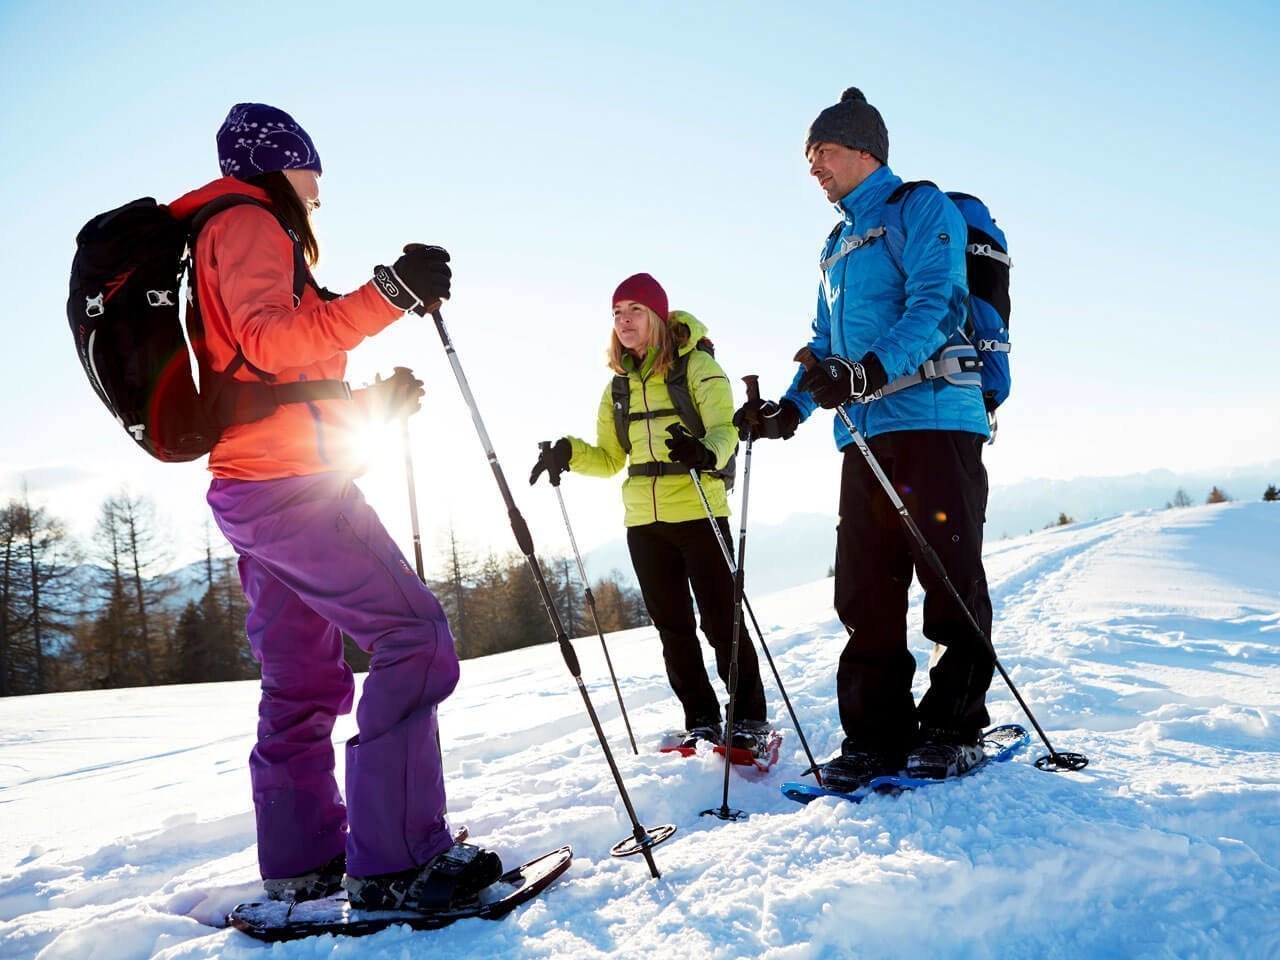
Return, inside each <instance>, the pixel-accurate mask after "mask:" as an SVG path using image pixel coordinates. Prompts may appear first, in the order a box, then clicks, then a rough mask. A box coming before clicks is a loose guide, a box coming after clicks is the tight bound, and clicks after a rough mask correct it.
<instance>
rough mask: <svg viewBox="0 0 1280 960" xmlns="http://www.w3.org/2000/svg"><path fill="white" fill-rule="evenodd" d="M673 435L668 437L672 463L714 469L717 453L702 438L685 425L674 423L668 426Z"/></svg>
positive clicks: (690, 467) (701, 468) (699, 468)
mask: <svg viewBox="0 0 1280 960" xmlns="http://www.w3.org/2000/svg"><path fill="white" fill-rule="evenodd" d="M667 433H669V434H671V436H670V437H669V438H668V439H667V450H668V451H670V455H671V462H672V463H682V464H684V465H685V466H686V467H688V468H689V469H690V470H714V469H715V468H716V455H715V454H714V453H712V452H711V450H709V449H708V448H707V446H706V444H704V443H703V442H702V441H701V440H699V439H698V438H697V437H695V436H694V435H693V434H691V433H690V432H689V431H688V430H686V429H685V428H684V427H683V426H681V425H680V424H678V423H673V424H671V426H669V427H667Z"/></svg>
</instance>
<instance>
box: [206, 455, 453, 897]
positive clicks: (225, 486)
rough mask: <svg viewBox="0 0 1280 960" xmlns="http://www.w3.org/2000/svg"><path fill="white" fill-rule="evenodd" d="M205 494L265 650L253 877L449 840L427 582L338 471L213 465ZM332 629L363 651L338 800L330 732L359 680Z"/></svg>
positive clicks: (442, 675)
mask: <svg viewBox="0 0 1280 960" xmlns="http://www.w3.org/2000/svg"><path fill="white" fill-rule="evenodd" d="M208 501H209V506H210V507H211V508H212V509H213V515H214V518H215V519H216V521H217V523H218V526H219V528H221V530H222V532H223V534H224V535H225V536H226V538H227V540H228V541H230V543H231V545H232V546H233V547H234V548H235V550H236V553H237V554H239V557H240V582H241V584H242V585H243V587H244V593H245V597H246V598H247V599H248V601H249V616H248V619H247V620H246V624H245V625H246V628H247V630H248V634H249V643H250V645H251V646H252V649H253V654H254V656H255V657H256V658H257V659H258V661H259V662H260V663H261V664H262V700H261V703H260V706H259V709H258V744H257V746H256V747H254V749H253V753H252V754H251V755H250V757H249V772H250V776H251V779H252V781H253V803H254V807H255V810H256V812H257V819H258V863H259V866H260V867H261V869H262V875H263V877H266V878H273V877H291V876H297V875H298V874H301V873H306V872H308V871H310V870H314V869H315V868H316V867H318V866H320V865H321V864H323V863H326V862H328V861H329V860H330V859H332V858H333V857H335V856H337V855H338V854H339V853H341V852H342V851H343V849H344V847H345V849H346V854H347V872H348V873H350V874H352V875H353V876H369V875H372V874H378V873H391V872H395V871H400V870H407V869H409V868H410V867H412V866H414V865H416V864H420V863H423V862H425V861H426V860H429V859H430V858H431V857H433V856H435V855H436V854H437V853H439V852H441V851H442V850H444V849H446V848H447V847H448V846H449V845H450V843H451V838H450V835H449V827H448V825H447V824H446V823H445V818H444V810H445V795H444V777H443V774H442V772H441V769H440V753H439V750H438V748H437V746H436V705H437V704H439V703H440V702H441V701H442V700H444V698H445V697H447V696H448V695H449V694H450V693H452V692H453V688H454V687H455V686H456V685H457V682H458V658H457V655H456V654H455V653H454V648H453V637H452V635H451V634H450V633H449V625H448V623H447V622H446V621H445V615H444V611H443V610H442V609H441V608H440V604H439V602H438V601H437V600H436V598H435V596H433V595H432V593H431V591H430V590H428V589H427V588H426V587H425V586H424V585H423V584H422V582H421V581H420V580H419V579H418V577H417V575H416V574H415V573H414V571H413V570H412V569H411V568H410V566H409V564H408V563H406V562H405V559H404V555H403V554H402V553H401V552H400V549H399V548H398V547H397V546H396V545H395V543H394V542H393V541H392V539H391V537H390V536H389V535H388V534H387V532H386V530H385V529H384V528H383V526H382V523H381V521H379V520H378V517H377V514H375V513H374V512H373V509H372V508H371V507H370V506H369V505H368V504H367V503H366V502H365V499H364V496H363V495H362V494H361V493H360V491H359V490H358V489H357V488H356V486H355V485H354V484H353V483H352V482H351V481H350V480H349V479H346V478H345V477H343V476H341V475H339V474H333V473H323V474H315V475H312V476H306V477H286V478H284V479H281V480H253V481H249V480H221V479H215V480H214V481H213V483H212V484H211V485H210V487H209V495H208ZM344 632H345V633H346V634H347V635H348V636H350V637H351V639H352V640H354V641H355V642H356V643H357V644H359V646H360V648H361V649H362V650H366V651H368V652H369V653H371V654H372V660H371V661H370V665H369V676H368V678H367V679H366V680H365V683H364V690H363V693H362V695H361V697H360V706H359V708H358V709H357V711H356V721H357V724H358V726H359V730H360V732H359V734H358V735H357V736H355V737H353V738H351V740H349V741H348V742H347V748H346V759H347V777H346V779H347V806H346V808H344V807H343V803H342V797H341V796H340V795H339V793H338V784H337V781H336V780H335V778H334V756H333V744H332V742H331V740H330V737H331V734H332V731H333V724H334V719H335V718H336V717H337V716H338V715H339V714H345V713H349V712H350V710H351V702H352V699H353V695H354V692H355V685H354V681H353V678H352V675H351V670H350V669H349V668H348V667H347V665H346V663H345V662H344V661H343V658H342V633H344ZM348 827H349V828H350V832H349V833H348Z"/></svg>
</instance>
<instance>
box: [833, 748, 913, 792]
mask: <svg viewBox="0 0 1280 960" xmlns="http://www.w3.org/2000/svg"><path fill="white" fill-rule="evenodd" d="M901 768H902V755H901V754H896V755H895V754H891V753H886V752H884V751H882V750H867V749H864V748H861V747H859V746H858V745H857V744H856V743H854V742H853V741H852V740H848V739H846V740H845V742H844V747H843V749H842V750H841V753H840V756H838V757H835V758H833V759H832V760H830V761H828V762H827V763H824V764H823V765H822V786H823V787H825V788H826V789H827V790H834V791H835V792H836V793H852V792H853V791H855V790H859V789H861V788H862V787H865V786H866V785H867V784H869V783H870V782H871V781H872V780H873V779H875V778H876V777H881V776H884V775H886V774H890V773H897V772H898V771H899V770H900V769H901Z"/></svg>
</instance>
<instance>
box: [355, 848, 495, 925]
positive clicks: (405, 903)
mask: <svg viewBox="0 0 1280 960" xmlns="http://www.w3.org/2000/svg"><path fill="white" fill-rule="evenodd" d="M500 876H502V861H501V860H499V859H498V855H497V854H496V853H493V852H492V851H490V850H485V849H483V848H481V847H477V846H476V845H475V844H471V843H455V844H454V845H453V846H452V847H450V848H449V849H448V850H445V851H444V852H443V853H439V854H436V856H434V857H432V858H431V859H430V860H428V861H427V862H426V863H424V864H422V865H421V866H418V867H414V868H413V869H411V870H402V871H400V872H399V873H380V874H376V875H375V876H371V877H351V876H348V877H347V878H346V879H345V880H343V881H342V885H343V886H344V887H346V888H347V896H348V898H349V899H350V902H351V906H353V907H355V908H356V909H358V910H417V911H421V912H423V913H438V912H440V911H444V910H449V909H454V908H457V907H464V906H468V905H470V904H473V903H475V902H476V901H477V899H478V898H479V894H480V891H481V890H483V889H484V888H485V887H487V886H489V884H491V883H493V882H494V881H495V880H497V879H498V878H499V877H500Z"/></svg>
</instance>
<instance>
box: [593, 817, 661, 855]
mask: <svg viewBox="0 0 1280 960" xmlns="http://www.w3.org/2000/svg"><path fill="white" fill-rule="evenodd" d="M675 832H676V825H675V824H674V823H664V824H663V825H662V826H660V827H654V828H653V829H652V830H649V831H648V832H647V833H645V835H644V839H643V840H637V839H636V838H635V837H624V838H623V839H621V840H619V841H618V842H617V843H615V844H614V845H613V846H612V847H610V848H609V854H610V855H611V856H614V857H633V856H635V855H636V854H637V853H643V852H644V851H645V850H652V849H653V848H654V847H656V846H657V845H658V844H660V843H661V842H662V841H663V840H670V839H671V838H672V837H673V836H675Z"/></svg>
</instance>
